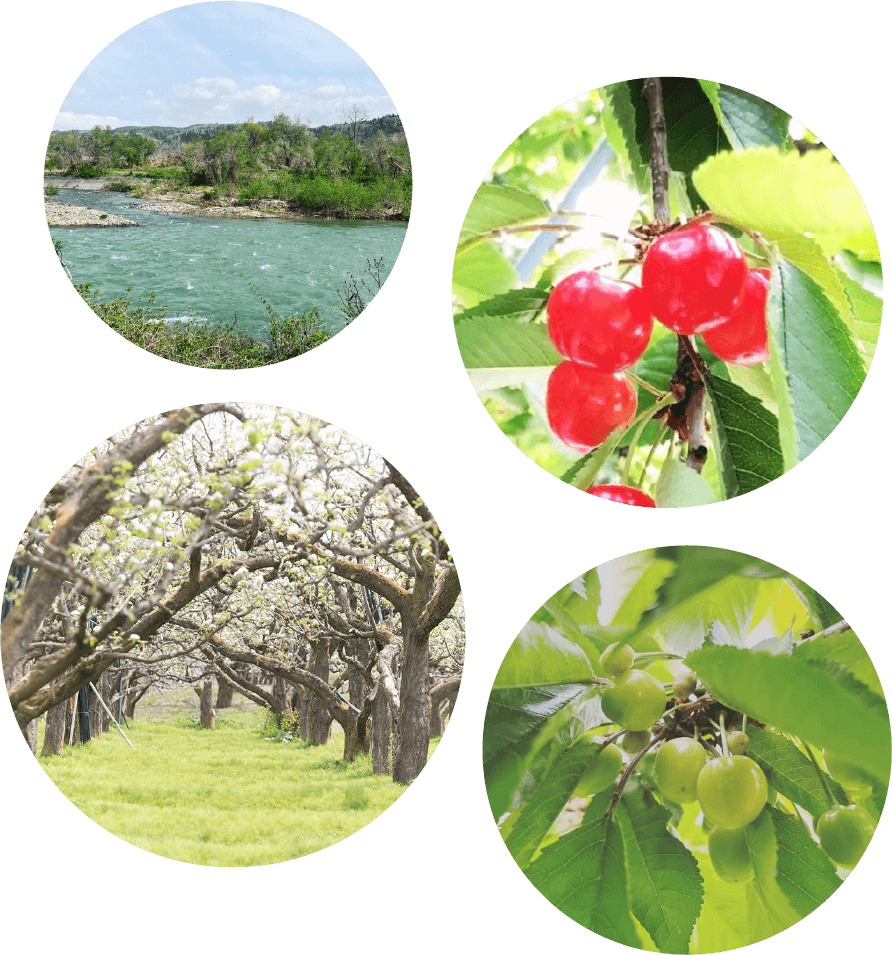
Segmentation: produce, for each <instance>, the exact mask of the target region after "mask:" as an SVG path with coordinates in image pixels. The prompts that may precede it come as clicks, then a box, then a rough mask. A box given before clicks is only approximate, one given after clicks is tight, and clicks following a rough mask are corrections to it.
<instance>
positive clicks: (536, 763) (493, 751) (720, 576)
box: [483, 546, 890, 953]
mask: <svg viewBox="0 0 892 955" xmlns="http://www.w3.org/2000/svg"><path fill="white" fill-rule="evenodd" d="M889 760H890V731H889V713H888V709H887V706H886V700H885V697H884V695H883V689H882V686H881V685H880V680H879V678H878V677H877V673H876V670H875V669H874V667H873V664H872V663H871V661H870V657H869V656H868V654H867V651H866V650H865V649H864V647H863V646H862V644H861V642H860V641H859V640H858V637H857V636H856V635H855V633H854V632H853V630H852V628H851V627H850V625H849V624H848V622H847V621H846V620H845V619H844V618H843V617H842V616H841V615H840V613H839V612H838V611H837V610H835V609H834V607H833V606H832V605H831V604H830V603H829V602H828V601H827V600H826V599H825V598H824V597H822V596H821V595H820V594H818V593H816V592H815V591H814V590H813V589H812V588H811V587H809V586H808V584H806V583H804V582H803V581H801V580H799V579H797V578H796V577H793V576H792V575H791V574H788V573H786V572H785V571H783V570H781V569H780V568H778V567H776V566H774V565H772V564H769V563H766V562H765V561H763V560H759V559H757V558H754V557H748V556H747V555H745V554H740V553H736V552H734V551H727V550H719V549H715V548H709V547H697V546H690V547H663V548H656V549H654V550H647V551H640V552H638V553H634V554H630V555H628V556H626V557H621V558H619V559H617V560H613V561H610V562H608V563H605V564H602V565H601V566H599V567H595V568H593V569H592V570H589V571H588V572H586V573H584V574H582V575H581V576H580V577H578V578H577V579H576V580H574V581H572V582H571V583H570V584H568V585H567V586H566V587H564V588H563V589H562V590H560V591H558V593H556V594H554V595H553V596H552V597H551V598H550V599H549V600H548V601H547V602H546V603H545V604H544V605H543V606H542V607H540V608H539V610H537V611H536V613H535V614H534V615H533V617H532V619H531V620H530V621H529V623H527V624H526V626H525V627H524V628H523V630H522V631H521V633H520V635H519V636H518V637H517V639H516V640H515V641H514V643H513V644H512V645H511V647H510V649H509V650H508V653H507V655H506V657H505V659H504V661H503V663H502V665H501V668H500V669H499V672H498V675H497V677H496V681H495V685H494V686H493V689H492V693H491V695H490V698H489V704H488V707H487V711H486V723H485V727H484V733H483V761H484V774H485V778H486V788H487V793H488V795H489V801H490V806H491V808H492V812H493V816H494V818H495V820H496V823H497V825H498V827H499V830H500V832H501V835H502V838H503V839H504V841H505V846H506V848H507V849H508V851H509V852H510V853H511V856H512V857H513V859H514V861H515V862H516V863H517V865H518V866H519V867H520V868H521V870H522V871H523V873H524V875H526V877H527V878H528V879H529V880H530V882H531V883H532V884H533V885H534V886H535V887H536V888H537V889H538V890H539V892H541V893H542V895H543V896H545V898H546V899H547V900H548V901H549V902H551V903H552V905H554V906H555V907H556V908H557V909H559V910H560V911H561V912H562V913H564V914H565V915H567V916H569V917H570V918H571V919H573V920H574V921H576V922H578V923H579V924H580V925H583V926H584V927H585V928H587V929H589V930H591V931H592V932H595V933H596V934H598V935H601V936H603V937H604V938H608V939H611V940H612V941H615V942H619V943H621V944H623V945H628V946H629V947H631V948H639V949H645V950H649V951H659V952H691V953H704V952H724V951H727V950H729V949H734V948H740V947H742V946H745V945H751V944H753V943H755V942H758V941H761V940H763V939H766V938H769V937H771V936H772V935H775V934H777V933H778V932H782V931H783V930H784V929H787V928H789V927H790V926H792V925H794V924H796V923H797V922H798V921H799V920H800V919H802V918H804V917H805V916H807V915H808V914H809V913H810V912H812V911H814V910H815V909H816V908H817V907H818V906H820V905H821V904H822V903H823V902H825V901H826V900H827V899H828V898H829V897H830V896H831V895H832V894H833V893H834V892H835V891H836V890H837V889H838V888H839V886H840V885H842V883H843V881H844V880H845V879H846V878H847V877H848V876H849V875H850V874H851V871H852V870H853V869H854V868H855V867H856V865H857V864H858V861H859V860H860V859H861V857H862V855H863V854H864V852H865V851H867V852H870V851H871V849H870V841H871V838H872V836H873V834H874V831H875V828H876V826H877V823H878V821H879V817H880V813H881V812H882V809H883V803H884V801H885V798H886V791H887V788H888V784H889Z"/></svg>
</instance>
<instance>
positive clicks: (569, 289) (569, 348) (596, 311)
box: [548, 272, 654, 373]
mask: <svg viewBox="0 0 892 955" xmlns="http://www.w3.org/2000/svg"><path fill="white" fill-rule="evenodd" d="M653 325H654V320H653V318H651V315H650V311H649V309H648V305H647V299H646V297H645V295H644V293H643V292H642V291H641V289H640V288H638V286H637V285H630V284H629V283H628V282H617V281H615V280H614V279H607V278H602V277H601V276H600V275H598V273H597V272H574V273H573V275H568V276H567V277H566V278H565V279H562V280H561V281H560V282H558V284H557V285H556V286H555V287H554V289H553V290H552V293H551V295H550V297H549V299H548V334H549V335H550V336H551V340H552V341H553V342H554V347H555V348H556V349H557V350H558V351H559V352H560V353H561V354H562V355H563V356H564V357H565V358H569V359H571V360H572V361H577V362H581V363H582V364H583V365H591V366H592V368H594V369H596V370H597V371H601V372H605V373H610V372H614V371H620V370H621V369H623V368H628V367H629V365H632V364H634V363H635V362H636V361H638V359H639V358H640V357H641V356H642V354H644V349H645V348H647V343H648V341H650V333H651V331H652V330H653Z"/></svg>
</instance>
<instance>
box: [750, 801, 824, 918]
mask: <svg viewBox="0 0 892 955" xmlns="http://www.w3.org/2000/svg"><path fill="white" fill-rule="evenodd" d="M746 841H747V845H748V847H749V850H750V858H751V859H752V860H753V869H754V870H755V873H756V877H755V880H754V886H755V889H756V891H757V892H758V894H759V896H760V898H761V900H762V903H763V905H764V906H765V908H766V910H767V911H768V912H769V913H771V915H773V916H774V918H775V920H776V923H777V924H779V925H782V927H783V928H786V927H788V926H789V925H793V924H795V923H796V922H798V921H799V919H802V918H805V916H806V915H809V914H811V913H812V912H813V911H814V910H815V909H816V908H817V907H818V906H819V905H822V904H823V903H824V902H826V901H827V899H829V898H830V896H831V895H833V893H834V892H835V891H836V890H837V889H838V888H839V887H840V885H842V881H841V880H840V878H839V876H837V874H836V869H835V868H834V866H833V864H832V863H831V862H830V860H829V859H828V858H827V856H826V855H825V854H824V852H823V851H822V850H821V848H820V847H819V846H818V844H817V843H816V842H815V841H814V840H813V839H812V837H811V834H810V833H809V831H808V829H806V828H805V826H804V825H803V823H802V822H801V820H799V819H798V818H797V817H796V816H789V815H787V814H786V813H785V812H782V811H781V810H779V809H775V808H773V807H771V806H767V807H766V808H765V811H764V812H763V813H762V814H761V815H760V816H759V818H758V819H757V820H756V821H755V822H753V823H750V825H749V826H747V827H746ZM783 923H786V924H783ZM778 931H780V929H778Z"/></svg>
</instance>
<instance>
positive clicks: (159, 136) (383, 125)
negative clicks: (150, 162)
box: [50, 113, 403, 150]
mask: <svg viewBox="0 0 892 955" xmlns="http://www.w3.org/2000/svg"><path fill="white" fill-rule="evenodd" d="M249 122H253V120H249ZM274 122H275V120H267V121H264V122H260V123H259V125H260V126H265V127H267V128H269V127H270V126H272V125H273V123H274ZM242 125H243V124H242V123H194V124H193V125H191V126H117V127H115V128H113V129H110V132H112V133H114V134H115V135H117V136H142V137H145V138H146V139H151V140H153V141H154V142H155V143H156V144H157V145H156V149H158V150H164V149H179V148H180V147H182V146H186V145H188V144H189V143H192V142H196V141H197V140H203V141H207V140H210V139H213V138H214V137H215V136H216V135H217V134H218V133H220V132H229V133H233V132H235V131H236V130H237V129H238V127H239V126H242ZM308 131H309V132H310V133H312V134H313V136H316V137H318V136H319V135H320V134H322V133H330V134H331V135H340V136H346V137H349V138H350V139H352V138H353V128H352V124H348V123H346V122H344V123H335V124H334V125H330V126H314V127H309V128H308ZM379 131H380V132H382V133H383V134H384V135H385V136H388V137H390V136H401V135H403V123H402V120H401V119H400V118H399V116H397V114H396V113H389V114H388V115H387V116H377V117H376V118H375V119H361V120H359V121H358V122H357V124H356V143H357V145H360V146H361V145H364V144H365V143H368V142H371V141H372V140H373V139H374V138H375V135H376V134H377V133H378V132H379ZM66 132H76V133H78V134H79V135H82V136H84V135H87V134H88V133H89V132H90V130H88V129H78V130H66ZM62 135H64V133H63V131H61V130H53V132H52V133H51V134H50V143H51V144H52V140H53V137H59V136H62Z"/></svg>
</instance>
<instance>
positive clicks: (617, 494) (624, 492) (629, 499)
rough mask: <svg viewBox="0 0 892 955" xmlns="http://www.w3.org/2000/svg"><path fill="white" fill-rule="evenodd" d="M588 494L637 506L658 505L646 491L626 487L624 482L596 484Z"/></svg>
mask: <svg viewBox="0 0 892 955" xmlns="http://www.w3.org/2000/svg"><path fill="white" fill-rule="evenodd" d="M585 493H586V494H594V495H595V497H601V498H603V499H604V500H605V501H615V502H616V503H617V504H634V505H635V507H656V506H657V505H656V501H654V499H653V498H652V497H648V496H647V494H645V493H644V491H639V490H638V488H635V487H625V485H622V484H595V485H593V486H592V487H590V488H589V489H588V490H587V491H586V492H585Z"/></svg>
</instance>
